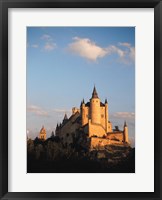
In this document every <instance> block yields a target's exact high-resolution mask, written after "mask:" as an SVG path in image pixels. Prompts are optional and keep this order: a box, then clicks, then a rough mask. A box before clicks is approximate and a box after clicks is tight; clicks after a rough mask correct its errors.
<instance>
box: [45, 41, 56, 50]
mask: <svg viewBox="0 0 162 200" xmlns="http://www.w3.org/2000/svg"><path fill="white" fill-rule="evenodd" d="M55 48H56V44H55V43H53V42H46V43H45V45H44V47H43V49H44V50H45V51H52V50H54V49H55Z"/></svg>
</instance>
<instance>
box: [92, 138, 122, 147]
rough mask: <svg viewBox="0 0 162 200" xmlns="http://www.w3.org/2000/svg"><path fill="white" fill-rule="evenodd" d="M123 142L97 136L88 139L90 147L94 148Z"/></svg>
mask: <svg viewBox="0 0 162 200" xmlns="http://www.w3.org/2000/svg"><path fill="white" fill-rule="evenodd" d="M122 144H123V143H122V142H120V141H115V140H109V139H105V138H97V137H91V140H90V148H91V149H92V148H96V147H102V146H106V145H122Z"/></svg>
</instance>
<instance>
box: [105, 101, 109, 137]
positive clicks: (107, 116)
mask: <svg viewBox="0 0 162 200" xmlns="http://www.w3.org/2000/svg"><path fill="white" fill-rule="evenodd" d="M108 121H109V115H108V103H107V99H105V129H106V133H107V132H108Z"/></svg>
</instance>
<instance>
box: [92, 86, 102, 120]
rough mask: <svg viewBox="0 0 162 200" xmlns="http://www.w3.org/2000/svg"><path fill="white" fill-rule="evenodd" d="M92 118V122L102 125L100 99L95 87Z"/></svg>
mask: <svg viewBox="0 0 162 200" xmlns="http://www.w3.org/2000/svg"><path fill="white" fill-rule="evenodd" d="M90 118H91V122H92V123H94V124H100V122H101V114H100V99H99V97H98V94H97V90H96V88H95V86H94V89H93V93H92V98H91V99H90Z"/></svg>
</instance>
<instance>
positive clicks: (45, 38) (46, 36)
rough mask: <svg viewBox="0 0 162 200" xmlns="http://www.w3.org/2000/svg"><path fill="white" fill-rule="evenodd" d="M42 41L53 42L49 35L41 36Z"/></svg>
mask: <svg viewBox="0 0 162 200" xmlns="http://www.w3.org/2000/svg"><path fill="white" fill-rule="evenodd" d="M41 39H42V40H48V41H50V40H53V39H52V37H51V36H50V35H48V34H44V35H42V36H41Z"/></svg>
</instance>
